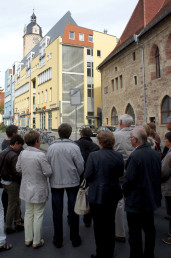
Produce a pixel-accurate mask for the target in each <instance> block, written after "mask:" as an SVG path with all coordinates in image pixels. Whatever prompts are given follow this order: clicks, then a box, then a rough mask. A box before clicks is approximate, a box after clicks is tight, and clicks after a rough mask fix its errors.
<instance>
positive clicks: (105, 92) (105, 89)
mask: <svg viewBox="0 0 171 258" xmlns="http://www.w3.org/2000/svg"><path fill="white" fill-rule="evenodd" d="M107 93H108V86H106V87H104V94H107Z"/></svg>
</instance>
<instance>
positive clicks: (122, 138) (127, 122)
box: [114, 114, 134, 242]
mask: <svg viewBox="0 0 171 258" xmlns="http://www.w3.org/2000/svg"><path fill="white" fill-rule="evenodd" d="M132 121H133V118H132V116H130V115H128V114H124V115H122V116H121V117H120V118H119V128H120V130H119V131H117V132H115V133H114V136H115V145H114V150H115V151H118V152H120V153H121V154H122V156H123V159H124V164H126V162H127V160H128V157H129V155H130V154H131V152H132V151H133V150H134V147H133V146H132V145H131V142H130V131H131V130H132V128H131V124H132ZM120 183H121V184H122V183H123V178H121V179H120ZM115 235H116V236H115V239H116V241H119V242H125V240H126V234H125V226H124V199H121V200H120V201H119V202H118V205H117V209H116V230H115Z"/></svg>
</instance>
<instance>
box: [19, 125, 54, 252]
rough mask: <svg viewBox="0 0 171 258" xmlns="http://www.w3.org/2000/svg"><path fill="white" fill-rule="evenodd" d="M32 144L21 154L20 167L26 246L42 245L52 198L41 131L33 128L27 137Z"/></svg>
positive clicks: (27, 140) (50, 171)
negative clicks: (45, 219)
mask: <svg viewBox="0 0 171 258" xmlns="http://www.w3.org/2000/svg"><path fill="white" fill-rule="evenodd" d="M24 140H25V143H26V144H27V145H28V147H27V148H26V149H25V150H24V151H22V153H21V154H20V155H19V157H18V161H17V164H16V169H17V171H18V172H20V173H22V180H21V187H20V198H21V199H22V200H24V201H25V208H26V211H25V218H24V227H25V245H26V246H30V245H32V247H33V248H38V247H41V246H43V245H44V240H43V239H41V234H42V222H43V214H44V209H45V204H46V201H47V199H48V195H49V191H48V182H47V178H48V177H49V176H50V175H51V174H52V170H51V167H50V165H49V163H48V161H47V158H46V156H45V154H44V153H43V152H42V151H40V150H39V148H40V134H39V133H38V132H37V131H35V130H30V131H29V132H27V133H26V134H25V136H24Z"/></svg>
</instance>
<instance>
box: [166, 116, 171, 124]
mask: <svg viewBox="0 0 171 258" xmlns="http://www.w3.org/2000/svg"><path fill="white" fill-rule="evenodd" d="M167 123H168V124H171V116H169V117H168V118H167Z"/></svg>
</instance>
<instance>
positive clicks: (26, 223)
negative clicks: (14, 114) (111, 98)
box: [0, 114, 171, 258]
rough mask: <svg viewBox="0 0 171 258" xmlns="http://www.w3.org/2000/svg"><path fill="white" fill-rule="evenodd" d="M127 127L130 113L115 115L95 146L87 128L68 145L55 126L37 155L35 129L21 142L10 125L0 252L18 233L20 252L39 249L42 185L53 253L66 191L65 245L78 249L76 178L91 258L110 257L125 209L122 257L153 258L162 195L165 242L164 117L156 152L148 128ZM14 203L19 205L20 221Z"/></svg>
mask: <svg viewBox="0 0 171 258" xmlns="http://www.w3.org/2000/svg"><path fill="white" fill-rule="evenodd" d="M132 122H133V119H132V117H131V116H130V115H128V114H124V115H122V116H121V117H120V118H119V124H118V128H119V129H118V130H117V131H116V132H114V133H112V132H110V131H102V132H101V133H100V134H98V136H97V140H98V145H97V144H95V143H94V142H93V141H92V139H91V135H92V133H91V129H89V128H83V129H82V131H81V133H80V139H79V140H78V141H75V142H74V141H72V140H71V139H70V136H71V133H72V127H71V126H70V125H69V124H67V123H63V124H61V125H60V126H59V128H58V134H59V138H58V139H57V140H56V141H54V142H53V143H52V144H51V145H50V146H49V148H48V151H47V153H46V154H45V153H43V152H42V151H40V150H39V147H40V134H39V133H38V132H37V131H35V130H30V131H28V132H27V133H26V134H25V136H24V140H23V138H22V137H21V136H20V135H18V134H17V126H15V125H10V126H8V127H7V129H6V134H7V139H6V140H4V141H3V143H2V152H1V153H0V173H1V185H2V187H3V189H4V190H3V193H2V201H1V200H0V252H1V251H4V250H5V251H7V250H10V249H11V248H12V244H8V243H7V241H6V234H12V233H15V232H17V231H22V230H24V233H25V245H26V246H27V247H28V246H32V247H33V248H35V249H36V248H40V247H42V246H43V245H44V240H43V238H42V223H43V214H44V209H45V205H46V201H47V200H48V196H49V186H48V182H49V184H50V189H51V195H52V212H53V226H54V235H53V243H54V245H55V247H56V248H62V247H63V198H64V192H65V191H66V194H67V205H68V224H69V227H70V240H71V243H72V246H73V247H78V246H80V245H81V237H80V234H79V216H78V215H77V214H76V213H75V212H74V206H75V202H76V197H77V193H78V190H79V186H80V183H81V182H82V180H83V179H85V180H86V184H87V185H88V186H89V191H88V201H89V204H90V213H89V214H86V215H84V217H83V221H84V223H85V226H86V227H90V226H91V224H92V221H93V229H94V237H95V243H96V254H92V255H91V258H112V257H113V255H114V249H115V241H120V242H125V241H126V229H125V222H124V214H125V211H126V215H127V222H128V228H129V245H130V258H141V257H144V258H154V257H155V256H154V249H155V234H156V229H155V224H154V211H155V210H156V209H157V208H159V207H160V205H161V199H162V195H163V196H164V198H165V203H166V211H167V217H168V219H169V230H168V237H165V238H163V239H162V240H163V242H164V243H166V244H171V117H168V119H167V129H168V132H167V133H166V134H165V139H164V142H165V148H164V150H163V151H162V150H161V147H160V145H161V139H160V137H159V135H158V133H157V132H156V126H155V123H149V124H148V125H147V124H146V125H144V126H137V127H132V126H131V125H132ZM24 142H25V143H26V144H27V147H26V148H25V149H23V144H24ZM20 200H23V201H24V202H25V215H24V220H23V219H22V217H21V207H20V205H21V201H20ZM4 221H5V225H4ZM4 229H5V231H4ZM142 231H144V235H145V242H144V246H143V241H142ZM5 233H6V234H5Z"/></svg>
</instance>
